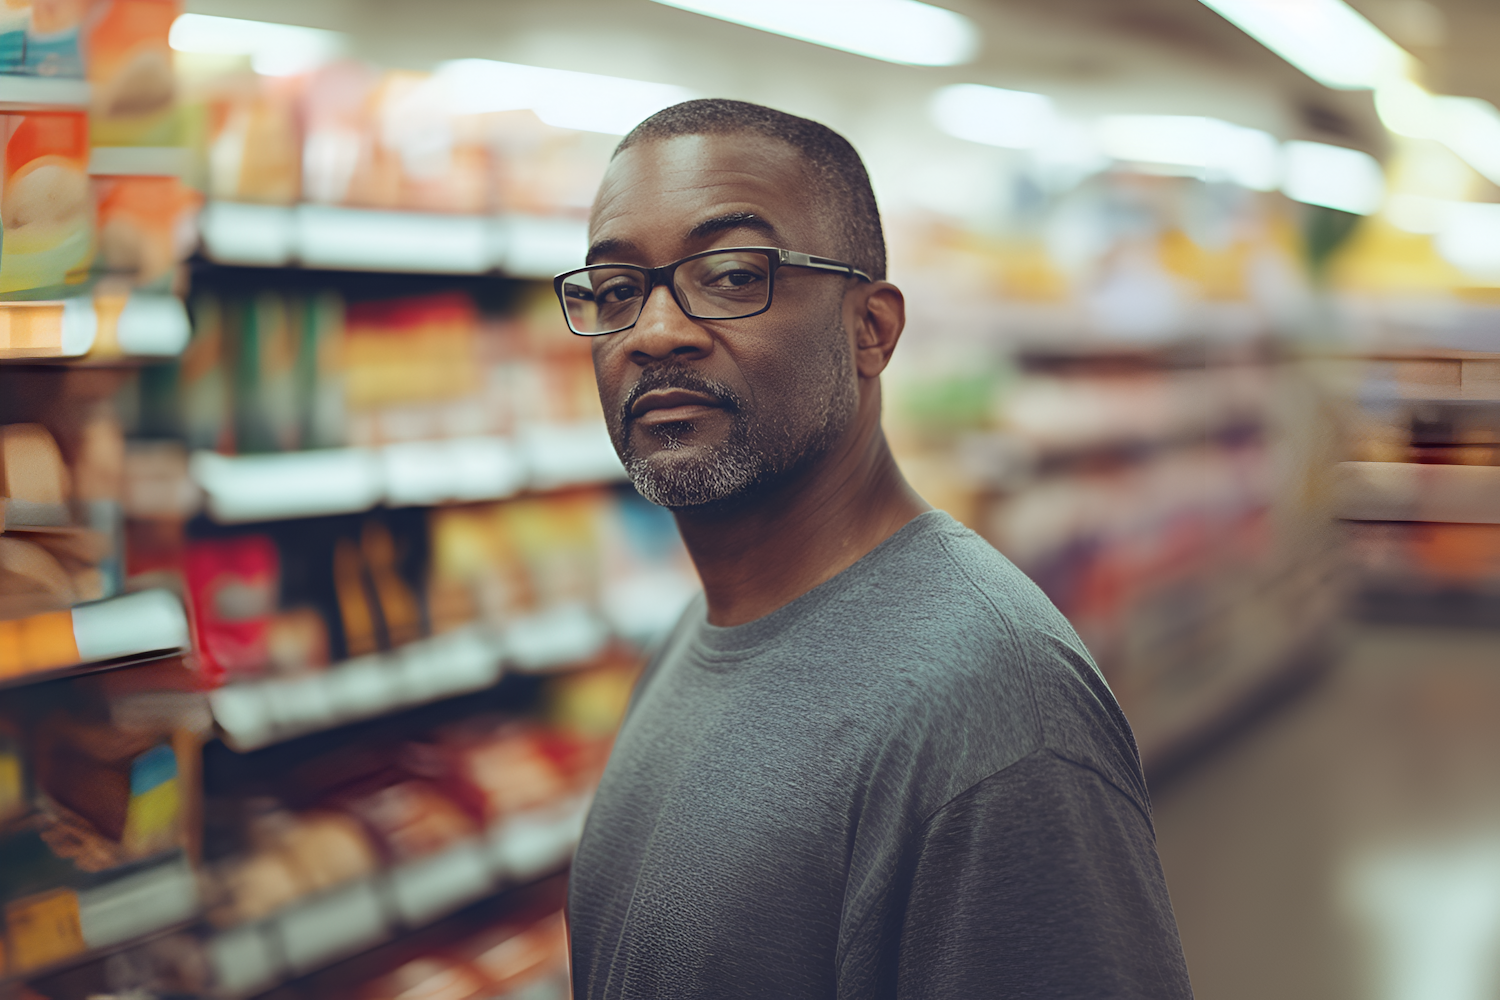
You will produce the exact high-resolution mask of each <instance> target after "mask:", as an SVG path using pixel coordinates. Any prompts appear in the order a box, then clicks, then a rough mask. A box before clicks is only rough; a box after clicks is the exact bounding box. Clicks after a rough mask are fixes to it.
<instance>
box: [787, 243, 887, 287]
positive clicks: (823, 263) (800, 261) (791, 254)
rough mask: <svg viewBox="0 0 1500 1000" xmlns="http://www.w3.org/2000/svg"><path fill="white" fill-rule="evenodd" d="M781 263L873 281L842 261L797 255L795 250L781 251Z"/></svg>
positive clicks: (803, 254)
mask: <svg viewBox="0 0 1500 1000" xmlns="http://www.w3.org/2000/svg"><path fill="white" fill-rule="evenodd" d="M781 262H782V263H783V264H791V265H792V266H793V267H813V268H817V269H818V270H819V271H842V272H843V273H844V274H851V275H853V276H854V277H856V278H860V279H862V280H864V281H874V280H875V279H874V278H871V277H870V276H869V275H868V274H866V273H865V272H863V271H861V270H860V269H859V268H857V267H854V266H853V265H851V264H845V263H844V262H843V261H838V260H830V259H829V258H827V257H814V256H812V255H811V254H805V253H797V252H796V251H795V250H783V251H781Z"/></svg>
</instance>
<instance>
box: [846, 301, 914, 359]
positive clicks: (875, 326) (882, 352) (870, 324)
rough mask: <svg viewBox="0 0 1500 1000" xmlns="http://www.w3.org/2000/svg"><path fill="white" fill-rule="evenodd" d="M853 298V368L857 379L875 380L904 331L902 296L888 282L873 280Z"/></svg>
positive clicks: (904, 313)
mask: <svg viewBox="0 0 1500 1000" xmlns="http://www.w3.org/2000/svg"><path fill="white" fill-rule="evenodd" d="M859 291H860V292H861V293H862V294H861V295H858V296H855V297H854V309H855V315H854V366H855V369H856V370H857V371H858V372H859V377H860V378H877V377H879V375H880V373H881V372H883V371H885V366H886V365H888V364H890V362H891V352H893V351H895V349H896V342H897V341H898V340H900V339H901V331H902V330H904V329H906V297H905V296H904V295H902V294H901V289H899V288H897V287H896V286H895V285H893V284H891V283H890V282H889V281H877V282H874V283H873V284H870V285H866V286H864V287H862V288H861V289H860V290H859Z"/></svg>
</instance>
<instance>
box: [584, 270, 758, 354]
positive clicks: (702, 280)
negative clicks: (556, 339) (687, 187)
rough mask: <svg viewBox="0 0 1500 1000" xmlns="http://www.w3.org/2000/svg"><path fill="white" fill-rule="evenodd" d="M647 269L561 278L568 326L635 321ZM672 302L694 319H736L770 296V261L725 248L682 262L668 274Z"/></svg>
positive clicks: (590, 328) (601, 327) (589, 328)
mask: <svg viewBox="0 0 1500 1000" xmlns="http://www.w3.org/2000/svg"><path fill="white" fill-rule="evenodd" d="M646 282H647V276H646V272H644V271H642V270H639V269H637V268H633V267H598V268H590V269H589V270H587V271H580V272H579V273H577V274H572V275H569V276H568V277H567V278H565V279H564V280H563V284H562V292H563V304H564V307H565V308H566V309H567V313H568V325H569V326H571V327H572V328H573V330H574V331H575V332H577V333H584V334H602V333H614V332H616V331H618V330H624V329H626V328H627V327H629V326H631V325H632V324H634V323H635V321H636V319H638V318H639V317H640V315H641V309H642V308H644V306H645V304H646V291H647V290H646ZM672 284H673V291H674V292H676V294H677V301H678V302H679V303H681V304H682V307H683V309H684V310H685V311H686V312H687V314H688V315H689V316H692V317H694V318H695V319H738V318H740V317H742V316H750V315H753V314H754V313H757V312H760V311H761V310H762V309H764V308H765V307H766V303H767V302H769V301H770V294H771V262H770V260H769V259H768V258H767V256H766V255H765V254H764V253H760V252H757V251H746V250H726V251H725V252H723V253H715V254H709V255H707V256H704V257H695V258H693V259H692V260H687V261H684V262H683V263H682V264H681V265H680V266H679V267H678V268H677V271H676V274H675V275H674V277H673V282H672Z"/></svg>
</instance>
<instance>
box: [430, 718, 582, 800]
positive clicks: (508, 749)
mask: <svg viewBox="0 0 1500 1000" xmlns="http://www.w3.org/2000/svg"><path fill="white" fill-rule="evenodd" d="M552 749H553V748H552V746H551V745H550V741H549V740H548V739H547V738H546V736H545V734H544V733H542V732H541V731H540V730H538V729H536V728H534V727H529V726H525V725H521V724H500V725H498V726H496V725H494V724H493V723H491V722H488V721H484V720H478V721H476V722H474V723H470V724H468V725H461V726H457V727H455V728H453V729H451V730H448V731H445V732H444V733H443V734H442V736H441V738H440V739H439V741H438V742H437V743H433V744H423V743H417V744H412V745H411V746H410V747H408V754H409V760H410V761H411V766H412V769H413V770H420V771H422V772H423V773H426V774H429V776H430V777H431V778H432V780H434V781H436V782H438V783H439V784H440V785H441V786H442V787H443V788H444V790H445V791H447V793H448V794H449V796H450V797H451V798H453V800H454V801H456V802H459V803H461V804H463V805H464V806H465V807H466V808H467V809H468V811H469V812H470V813H471V814H472V815H476V816H478V817H479V818H480V819H481V820H482V821H483V822H484V823H485V824H491V823H494V822H495V821H497V820H498V819H500V818H501V817H503V816H505V815H507V814H509V813H515V812H522V811H524V810H527V809H532V808H535V807H537V806H543V805H547V804H549V803H552V802H556V801H557V800H559V799H560V798H562V797H563V796H564V795H566V794H567V793H568V792H569V791H570V790H571V789H572V782H571V781H570V776H569V775H568V774H567V773H566V771H565V770H564V768H563V767H562V766H560V764H559V761H558V757H557V755H556V754H554V753H552V752H549V751H551V750H552Z"/></svg>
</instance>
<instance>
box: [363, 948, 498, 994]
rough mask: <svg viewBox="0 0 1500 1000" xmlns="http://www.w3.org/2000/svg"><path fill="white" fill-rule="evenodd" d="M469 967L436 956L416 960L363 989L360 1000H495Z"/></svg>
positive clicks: (481, 979)
mask: <svg viewBox="0 0 1500 1000" xmlns="http://www.w3.org/2000/svg"><path fill="white" fill-rule="evenodd" d="M488 986H489V983H488V982H486V980H485V977H484V976H483V975H481V974H480V973H479V972H477V971H476V970H475V969H473V968H471V967H470V966H469V965H468V964H467V963H465V962H462V961H459V960H457V959H454V958H451V957H448V956H442V955H433V956H429V957H426V958H418V959H413V960H412V961H410V962H407V963H406V964H405V965H403V966H401V967H400V968H399V969H397V970H396V971H395V972H392V973H390V974H389V975H385V976H381V977H380V978H379V979H375V980H372V981H371V982H368V983H366V984H365V985H364V986H363V987H361V988H360V991H359V998H360V1000H480V998H484V997H492V996H494V994H493V993H491V992H490V991H489V989H488Z"/></svg>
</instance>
